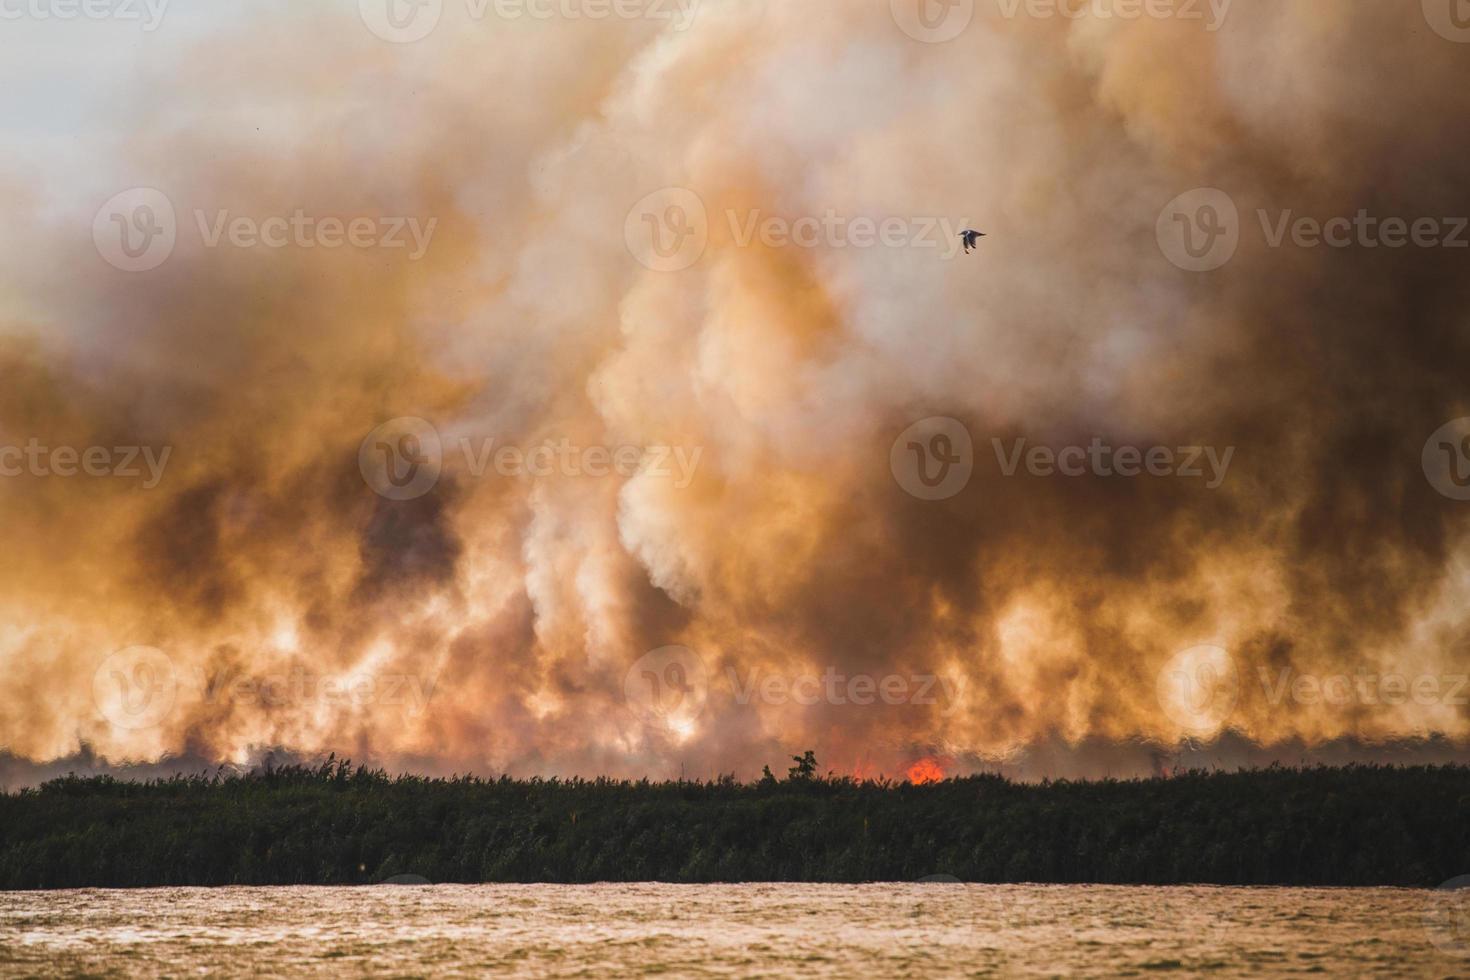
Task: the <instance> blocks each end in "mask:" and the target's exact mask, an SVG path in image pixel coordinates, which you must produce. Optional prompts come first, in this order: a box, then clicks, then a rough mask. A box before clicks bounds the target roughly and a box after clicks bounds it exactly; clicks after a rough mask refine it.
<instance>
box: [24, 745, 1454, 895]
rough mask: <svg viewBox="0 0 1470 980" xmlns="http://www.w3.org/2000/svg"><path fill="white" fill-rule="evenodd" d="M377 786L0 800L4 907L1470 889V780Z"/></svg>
mask: <svg viewBox="0 0 1470 980" xmlns="http://www.w3.org/2000/svg"><path fill="white" fill-rule="evenodd" d="M794 761H795V762H796V765H794V766H792V767H791V770H790V772H788V773H787V774H786V776H785V777H784V778H777V777H776V776H775V775H773V774H772V773H771V772H770V770H769V769H767V770H766V773H765V775H764V776H763V777H762V778H761V779H760V780H759V781H757V782H755V783H748V784H747V783H740V782H737V781H736V780H735V779H734V777H730V776H726V777H721V778H719V779H715V780H708V781H677V782H658V783H655V782H649V781H647V780H643V781H622V780H612V779H595V780H586V779H539V778H538V779H524V780H522V779H511V778H509V777H503V778H499V779H482V778H478V777H472V776H464V777H456V778H448V779H443V778H425V777H419V776H396V777H394V776H390V775H388V774H387V773H385V772H382V771H380V770H372V769H368V768H365V767H360V766H358V767H354V766H352V765H351V764H350V763H348V762H345V761H339V760H336V759H330V760H328V761H327V762H325V763H322V764H320V765H317V766H291V767H285V768H274V769H264V770H260V771H256V772H251V773H248V774H243V775H242V774H230V775H224V774H216V775H213V776H179V777H175V778H171V779H165V780H153V781H149V782H127V781H121V780H117V779H113V778H111V777H105V776H103V777H92V778H81V777H77V776H68V777H65V778H62V779H57V780H53V781H51V782H48V783H46V784H44V785H42V786H40V787H37V788H34V789H26V790H21V791H19V792H15V793H6V794H0V889H36V888H80V887H155V886H178V885H302V884H312V885H345V884H372V883H377V882H382V881H385V880H387V879H390V878H394V877H396V876H405V875H408V876H418V877H422V878H426V879H428V880H429V881H432V882H463V883H471V882H567V883H573V882H594V881H668V882H744V881H800V882H862V881H915V880H918V879H920V878H924V877H928V876H932V875H947V876H953V877H955V878H959V879H961V880H964V881H972V882H995V883H1004V882H1048V883H1108V884H1157V885H1164V884H1181V883H1209V884H1221V885H1404V886H1435V885H1438V884H1440V883H1441V882H1443V881H1445V880H1447V879H1449V878H1452V877H1455V876H1457V875H1461V874H1466V873H1470V767H1466V766H1419V767H1391V766H1351V767H1345V768H1332V767H1319V768H1309V769H1290V768H1281V767H1274V768H1270V769H1258V770H1249V771H1240V772H1233V773H1225V772H1191V773H1187V774H1183V775H1177V776H1174V777H1172V778H1167V779H1165V778H1156V779H1144V780H1115V779H1106V780H1097V781H1086V782H1072V781H1058V782H1044V783H1037V784H1026V783H1015V782H1010V781H1008V780H1006V779H1004V778H1001V777H999V776H993V775H977V776H967V777H963V778H955V779H948V780H945V781H942V782H937V783H931V784H927V785H922V786H918V785H910V784H907V783H892V782H888V781H858V780H854V779H851V778H839V777H833V776H830V775H829V776H827V777H822V776H820V775H818V774H817V763H816V760H815V758H814V756H812V754H811V753H807V754H806V755H804V756H801V757H797V758H796V759H795V760H794Z"/></svg>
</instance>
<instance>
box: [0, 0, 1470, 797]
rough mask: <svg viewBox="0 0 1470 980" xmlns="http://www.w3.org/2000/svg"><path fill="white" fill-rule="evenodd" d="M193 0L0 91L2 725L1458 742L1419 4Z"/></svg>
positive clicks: (1068, 760)
mask: <svg viewBox="0 0 1470 980" xmlns="http://www.w3.org/2000/svg"><path fill="white" fill-rule="evenodd" d="M124 6H126V5H124ZM177 6H178V8H179V9H167V5H163V6H162V7H158V8H141V9H143V10H144V11H145V13H144V14H143V15H142V16H143V22H133V21H130V20H127V19H125V18H121V17H120V16H119V17H118V18H115V22H108V23H102V22H100V21H94V22H88V21H84V20H77V21H62V20H57V19H50V20H47V19H44V18H36V17H34V15H33V14H32V15H31V17H32V19H31V20H29V21H26V22H25V23H23V24H22V25H20V28H19V29H20V30H23V31H29V32H32V33H34V35H35V37H36V38H41V37H43V36H44V39H45V40H46V42H47V43H46V44H45V45H37V46H33V47H30V48H28V51H30V52H31V54H30V55H28V57H32V58H33V59H34V61H33V62H32V63H30V64H29V65H27V66H25V67H23V68H17V69H15V70H16V71H22V70H28V71H29V70H33V71H34V72H35V74H34V75H31V76H28V77H32V78H34V79H45V78H48V77H52V76H51V75H49V74H48V67H47V66H51V70H54V68H55V66H56V65H63V66H66V65H67V58H68V57H72V58H76V59H78V60H82V59H84V58H85V59H87V60H88V61H89V63H90V64H91V65H92V68H91V70H90V71H82V72H81V79H82V81H77V80H76V79H75V78H73V79H72V80H71V81H69V82H68V83H67V85H66V86H61V85H60V84H59V83H58V86H57V87H56V88H55V89H54V90H53V89H50V88H48V87H47V86H45V85H42V84H40V83H39V82H37V83H36V84H35V85H34V86H33V88H32V89H31V90H25V91H22V92H20V93H18V94H16V93H12V95H10V96H6V97H5V99H4V101H3V102H0V111H3V113H4V114H3V115H0V127H5V128H7V129H8V130H9V131H10V132H11V133H12V135H13V136H14V139H15V141H16V145H17V146H18V147H21V148H24V149H28V150H30V151H32V152H31V153H30V154H24V153H23V154H20V155H18V157H17V159H14V160H10V161H7V163H5V164H4V165H0V167H3V169H0V196H3V200H4V201H5V203H6V205H7V212H9V213H10V215H11V221H10V223H9V227H8V228H6V229H5V230H4V231H3V232H0V255H3V256H4V258H5V261H6V266H7V269H8V270H9V271H10V275H9V276H8V277H7V280H8V281H7V282H6V284H5V285H4V287H3V288H0V469H3V472H4V475H3V476H0V531H3V540H4V541H5V551H6V558H5V560H4V561H3V562H0V603H3V606H4V612H5V615H4V619H3V627H0V671H3V676H4V677H5V678H6V681H7V688H8V690H9V691H10V696H9V697H8V698H6V699H5V701H4V703H3V705H0V759H4V760H7V762H6V765H7V766H9V767H21V768H23V769H26V771H30V770H31V769H34V770H35V771H49V769H50V768H54V767H55V766H56V765H57V764H58V760H63V761H64V760H72V759H83V760H87V764H88V765H94V764H100V765H109V766H124V765H142V766H144V767H148V766H156V765H159V764H163V765H168V764H169V760H180V759H187V760H190V763H191V764H199V765H204V764H219V763H230V764H237V765H247V764H253V763H257V762H259V761H261V760H263V759H265V758H267V757H278V758H283V757H289V758H313V757H318V756H322V755H325V754H327V753H336V754H337V755H338V756H347V757H351V758H354V759H358V760H363V761H370V762H374V763H377V764H381V765H384V766H387V767H388V768H390V769H402V770H412V771H424V772H431V773H448V772H466V771H473V772H480V773H499V772H510V773H513V774H517V775H532V774H541V775H571V774H579V775H586V776H592V775H601V774H608V775H615V776H643V775H648V776H653V777H664V776H678V775H679V774H680V773H684V772H687V773H689V774H691V775H694V774H699V775H705V774H711V773H719V772H736V773H738V774H740V775H741V776H743V777H750V776H754V775H758V774H759V772H760V769H761V767H762V766H764V765H770V766H771V767H772V768H773V769H775V770H777V771H778V772H782V771H784V769H785V768H786V766H787V765H789V761H790V760H789V757H790V756H791V755H792V754H793V753H797V752H800V751H802V750H805V749H808V748H812V749H815V750H816V751H817V754H818V757H819V759H820V760H821V763H822V765H823V768H824V769H825V768H832V769H834V770H836V771H839V772H844V773H853V774H857V775H878V774H887V775H899V776H902V775H904V774H908V775H909V776H910V778H920V779H922V778H931V777H932V776H933V775H935V774H938V773H948V772H959V771H969V770H974V769H978V768H984V767H986V766H997V767H1001V768H1006V767H1009V768H1008V769H1007V771H1013V772H1017V773H1018V774H1021V775H1028V774H1035V773H1036V772H1038V771H1044V772H1046V773H1065V774H1069V775H1103V774H1106V773H1108V772H1114V773H1115V774H1116V773H1117V772H1118V771H1119V770H1121V771H1122V772H1132V771H1138V770H1140V769H1142V770H1144V771H1148V770H1150V769H1153V770H1158V769H1167V768H1169V767H1170V766H1171V765H1173V764H1177V762H1178V761H1179V760H1180V759H1186V760H1189V759H1199V758H1213V759H1216V760H1218V759H1228V760H1234V761H1240V762H1243V763H1250V764H1264V763H1267V762H1270V761H1273V760H1280V761H1286V762H1294V761H1297V760H1298V759H1300V758H1303V757H1308V756H1310V757H1312V758H1349V757H1351V758H1372V757H1384V758H1393V759H1395V760H1399V761H1412V760H1414V759H1426V760H1432V761H1442V760H1443V759H1445V758H1464V757H1465V755H1466V752H1465V746H1466V744H1467V739H1470V706H1467V705H1470V686H1467V683H1466V676H1467V674H1470V620H1467V612H1466V609H1467V607H1466V599H1467V598H1470V537H1467V532H1470V500H1467V498H1470V476H1467V474H1470V421H1466V417H1467V416H1470V381H1467V379H1466V376H1465V374H1466V367H1467V365H1470V318H1467V311H1470V304H1467V300H1470V277H1467V276H1466V275H1465V271H1464V270H1465V263H1466V257H1467V255H1470V251H1467V243H1470V232H1467V231H1466V221H1465V219H1464V218H1463V217H1462V216H1465V215H1470V154H1467V153H1466V149H1467V147H1466V140H1467V138H1466V136H1465V135H1464V132H1465V130H1464V125H1463V122H1464V120H1465V119H1466V118H1467V115H1470V86H1467V85H1465V84H1464V83H1465V80H1466V78H1467V76H1470V43H1463V42H1465V41H1466V40H1470V37H1467V36H1464V35H1470V27H1466V28H1464V29H1462V28H1461V27H1460V25H1459V22H1458V21H1457V20H1455V19H1453V17H1452V13H1453V4H1452V3H1449V2H1446V3H1445V4H1444V6H1445V7H1446V8H1451V9H1449V10H1445V11H1440V10H1438V8H1437V7H1436V4H1435V0H1425V2H1424V3H1423V4H1422V5H1421V4H1419V3H1400V4H1355V5H1346V6H1345V5H1343V4H1340V3H1336V2H1330V0H1302V2H1295V3H1291V4H1281V3H1277V2H1274V0H1234V2H1233V3H1216V4H1214V5H1209V4H1203V3H1199V4H1196V3H1192V2H1184V0H1180V2H1178V3H1160V4H1150V5H1134V4H1128V3H1123V2H1119V3H1115V4H1109V3H1089V4H1086V5H1076V4H1062V5H1061V9H1058V7H1057V6H1056V5H1048V4H1046V3H1039V2H1031V3H1025V2H1022V3H1019V4H1011V3H1007V2H1003V0H976V2H974V3H969V2H959V3H955V4H951V5H948V6H945V5H942V4H939V3H937V2H933V3H931V2H929V0H923V2H917V0H916V2H915V3H912V4H908V3H905V2H902V0H894V2H893V3H891V4H889V3H882V2H866V0H864V2H862V3H841V4H838V3H825V4H819V3H800V2H780V0H765V2H760V0H704V2H702V3H684V4H674V3H654V2H651V0H650V2H644V3H628V4H620V5H615V6H614V5H608V6H606V7H604V6H602V5H598V4H595V3H591V2H584V3H573V2H570V0H568V2H567V3H559V4H557V5H538V4H535V3H528V4H526V5H519V6H518V5H507V4H498V5H497V4H491V5H489V6H488V7H486V8H484V9H483V10H482V9H481V8H480V6H479V5H477V4H473V3H471V4H464V3H460V4H456V3H453V2H450V3H445V4H433V3H431V4H428V5H423V6H419V7H414V6H411V5H396V0H395V6H393V7H391V8H389V7H388V6H387V4H385V3H378V4H374V3H373V2H370V0H364V2H363V3H362V4H357V3H351V2H347V3H333V4H327V5H324V6H323V7H322V8H321V9H319V10H310V11H308V10H301V9H296V8H293V7H291V6H289V5H286V4H278V3H272V4H258V5H255V7H254V8H252V10H251V11H250V12H249V13H240V14H235V15H232V17H231V19H230V22H229V23H228V25H225V24H214V25H212V26H211V25H209V15H208V14H207V12H201V11H200V10H191V9H187V8H186V7H185V5H184V4H183V3H182V2H180V3H179V4H178V5H177ZM380 8H381V9H380ZM911 8H912V9H911ZM154 9H156V10H157V12H158V14H159V17H158V19H157V21H156V23H154V25H153V27H152V28H151V29H150V28H149V27H148V26H147V23H146V21H147V17H148V15H147V13H146V11H148V10H154ZM597 11H602V12H603V15H602V16H598V15H596V12H597ZM1129 11H1132V14H1130V13H1129ZM1064 12H1065V13H1064ZM390 14H391V16H390ZM1440 14H1443V15H1444V16H1443V17H1441V16H1440ZM18 36H19V37H26V36H28V35H26V34H20V35H18ZM73 38H75V39H76V40H75V41H74V42H73V41H72V39H73ZM69 44H71V45H73V46H72V47H70V48H69V47H68V45H69ZM49 45H54V47H51V46H49ZM68 51H70V52H72V53H71V54H70V56H68V55H67V53H66V52H68ZM48 100H50V101H48ZM6 117H8V121H7V118H6ZM73 136H74V137H75V138H73ZM969 229H975V230H978V231H981V232H984V233H985V236H984V237H982V238H979V239H978V241H977V242H975V243H974V250H973V251H972V252H967V251H966V250H965V248H964V247H962V245H963V243H962V239H961V237H960V233H961V232H964V231H966V230H969ZM1212 745H1213V746H1218V747H1219V754H1218V755H1217V756H1214V757H1209V756H1201V755H1200V753H1201V752H1202V751H1206V750H1202V749H1201V746H1206V747H1208V746H1212ZM1375 753H1377V754H1376V755H1375ZM1028 766H1029V767H1030V768H1029V769H1028V768H1027V767H1028ZM1115 767H1116V768H1115Z"/></svg>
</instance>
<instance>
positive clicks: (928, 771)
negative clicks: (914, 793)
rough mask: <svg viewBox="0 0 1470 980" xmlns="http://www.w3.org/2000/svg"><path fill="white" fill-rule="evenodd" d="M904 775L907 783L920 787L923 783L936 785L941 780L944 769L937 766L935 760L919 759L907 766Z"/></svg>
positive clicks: (937, 762)
mask: <svg viewBox="0 0 1470 980" xmlns="http://www.w3.org/2000/svg"><path fill="white" fill-rule="evenodd" d="M906 775H907V776H908V780H909V782H911V783H913V784H914V785H916V786H922V785H924V784H925V783H937V782H939V781H940V780H941V779H943V778H944V769H943V768H942V767H941V766H940V765H939V761H938V760H937V759H920V760H919V761H918V762H915V763H914V764H913V765H911V766H909V768H908V772H907V773H906Z"/></svg>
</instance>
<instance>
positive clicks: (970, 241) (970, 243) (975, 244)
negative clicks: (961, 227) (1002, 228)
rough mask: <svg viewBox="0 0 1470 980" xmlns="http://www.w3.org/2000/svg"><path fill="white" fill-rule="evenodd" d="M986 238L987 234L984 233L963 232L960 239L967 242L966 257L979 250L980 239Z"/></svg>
mask: <svg viewBox="0 0 1470 980" xmlns="http://www.w3.org/2000/svg"><path fill="white" fill-rule="evenodd" d="M984 237H985V232H983V231H962V232H960V238H962V239H964V242H965V254H966V255H969V254H970V253H971V252H972V251H974V250H975V249H977V248H979V247H980V239H982V238H984Z"/></svg>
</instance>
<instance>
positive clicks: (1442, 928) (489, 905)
mask: <svg viewBox="0 0 1470 980" xmlns="http://www.w3.org/2000/svg"><path fill="white" fill-rule="evenodd" d="M1466 895H1467V893H1466V892H1460V893H1443V892H1427V891H1412V890H1400V889H1361V890H1325V889H1241V888H1166V889H1149V888H1111V887H1081V886H1031V885H1023V886H1006V887H990V886H978V885H959V884H944V883H932V884H912V885H857V886H839V885H697V886H686V885H657V884H647V885H581V886H558V885H480V886H456V885H446V886H435V887H395V886H379V887H373V888H225V889H214V890H207V889H160V890H150V891H131V892H127V891H72V892H39V893H24V892H10V893H0V973H4V974H14V973H19V974H32V973H94V974H103V973H107V974H127V975H135V976H165V975H172V976H183V975H189V974H195V975H203V974H211V975H213V974H221V973H224V974H244V973H260V974H265V975H276V976H313V975H322V976H327V975H330V976H343V975H363V974H374V975H381V974H388V975H397V976H451V975H461V976H468V975H481V974H485V973H495V974H499V975H514V976H527V977H542V976H606V975H609V974H613V973H617V974H627V973H639V972H651V971H658V972H663V973H666V974H670V975H676V976H678V975H692V976H789V975H793V974H796V973H800V974H802V975H805V976H832V977H839V976H840V977H854V976H915V977H917V976H938V975H986V974H998V975H1006V976H1014V975H1048V976H1055V975H1073V976H1119V975H1123V976H1127V975H1134V976H1138V975H1144V974H1149V975H1152V974H1157V973H1159V972H1171V971H1172V972H1177V973H1210V974H1212V975H1214V976H1266V975H1270V976H1283V975H1292V974H1305V973H1311V974H1325V975H1328V976H1334V977H1336V976H1363V975H1372V974H1382V975H1391V976H1435V977H1443V976H1470V930H1467V929H1466V919H1465V918H1464V915H1463V912H1464V908H1463V906H1462V905H1456V904H1454V903H1455V902H1457V901H1458V900H1460V899H1461V898H1463V897H1465V896H1466Z"/></svg>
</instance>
